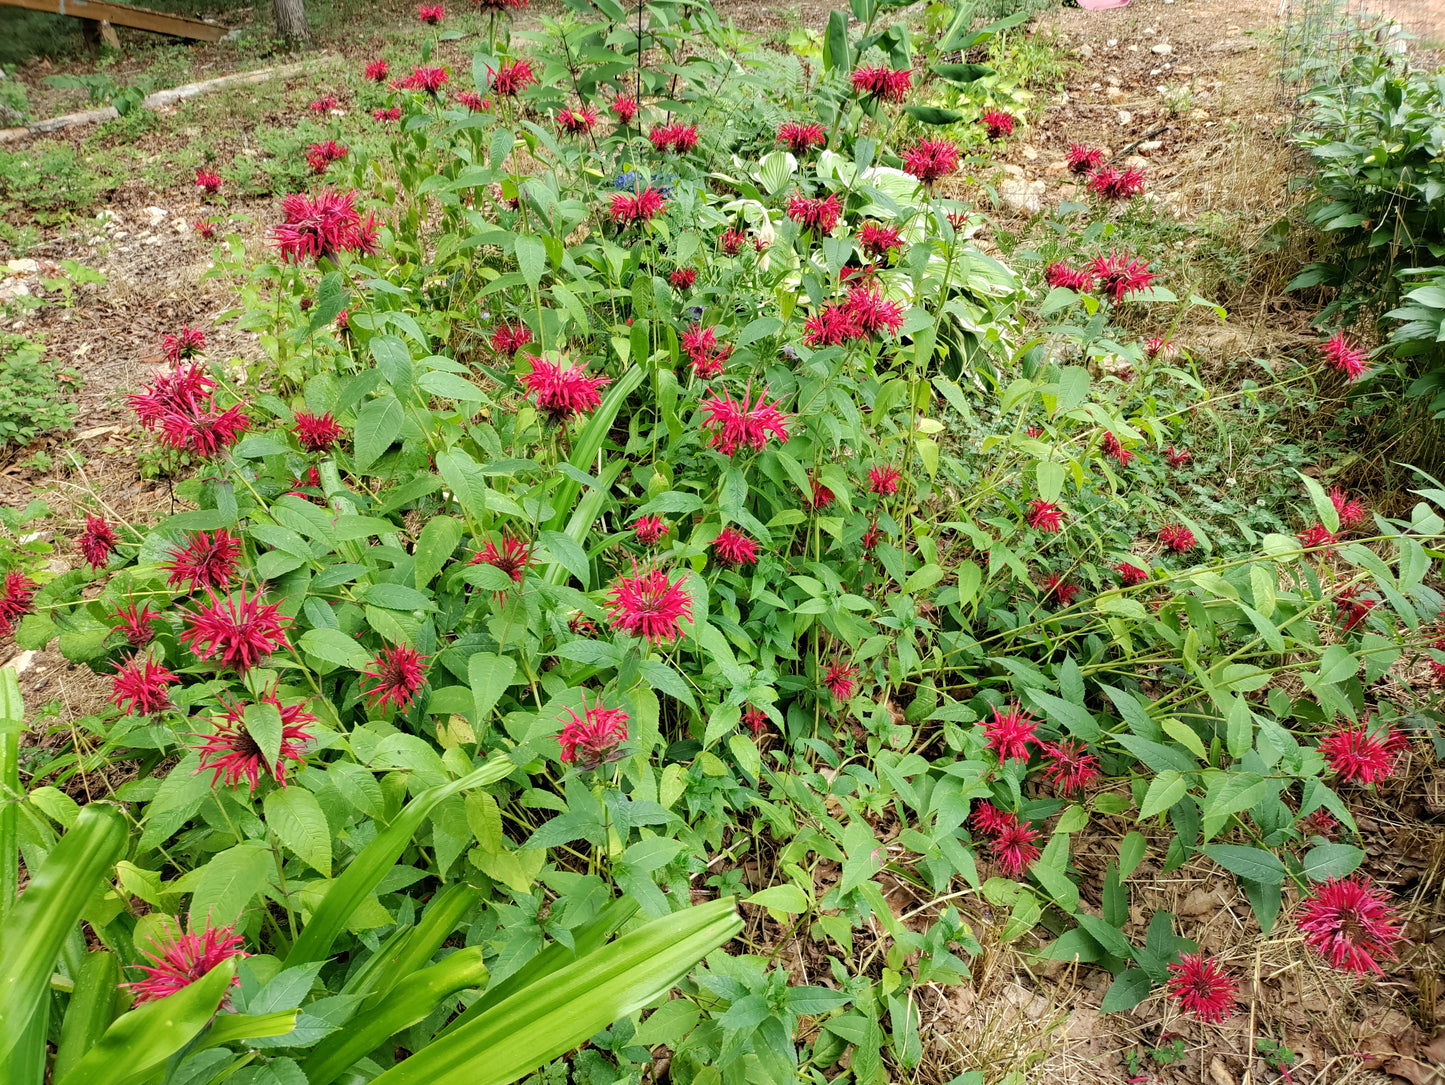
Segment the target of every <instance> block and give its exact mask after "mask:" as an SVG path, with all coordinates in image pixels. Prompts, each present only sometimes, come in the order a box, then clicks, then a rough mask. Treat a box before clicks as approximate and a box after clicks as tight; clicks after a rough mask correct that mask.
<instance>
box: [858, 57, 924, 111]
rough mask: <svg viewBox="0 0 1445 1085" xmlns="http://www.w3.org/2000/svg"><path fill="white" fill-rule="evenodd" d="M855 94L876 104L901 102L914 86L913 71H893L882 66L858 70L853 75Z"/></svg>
mask: <svg viewBox="0 0 1445 1085" xmlns="http://www.w3.org/2000/svg"><path fill="white" fill-rule="evenodd" d="M852 81H853V93H854V94H858V95H863V96H865V97H868V98H872V99H873V100H874V101H875V102H883V101H886V102H901V101H903V99H904V98H906V97H907V96H908V91H909V90H910V89H911V88H912V86H913V69H912V68H902V69H896V70H895V69H891V68H884V67H882V66H881V65H877V66H873V67H868V68H858V69H857V70H855V71H854V72H853V74H852Z"/></svg>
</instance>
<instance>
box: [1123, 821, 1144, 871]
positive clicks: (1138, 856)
mask: <svg viewBox="0 0 1445 1085" xmlns="http://www.w3.org/2000/svg"><path fill="white" fill-rule="evenodd" d="M1148 846H1149V842H1148V841H1147V840H1146V839H1145V838H1144V834H1143V833H1139V832H1130V833H1128V834H1127V835H1125V837H1124V839H1123V841H1122V842H1121V843H1120V844H1119V877H1121V878H1127V877H1128V876H1129V875H1130V874H1133V873H1134V871H1135V870H1136V869H1138V866H1139V864H1140V863H1141V862H1143V860H1144V852H1145V850H1146V849H1147V848H1148Z"/></svg>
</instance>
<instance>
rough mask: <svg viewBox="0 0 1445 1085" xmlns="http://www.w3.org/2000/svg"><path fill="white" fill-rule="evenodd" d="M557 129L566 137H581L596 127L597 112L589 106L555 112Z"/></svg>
mask: <svg viewBox="0 0 1445 1085" xmlns="http://www.w3.org/2000/svg"><path fill="white" fill-rule="evenodd" d="M557 127H558V128H560V129H561V130H562V131H564V132H566V133H567V134H568V135H572V136H581V135H585V134H586V133H588V132H590V131H592V129H593V128H595V127H597V110H595V109H593V108H592V107H591V106H590V105H584V106H581V107H579V108H577V109H562V110H559V111H558V112H557Z"/></svg>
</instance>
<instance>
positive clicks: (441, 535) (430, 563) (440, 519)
mask: <svg viewBox="0 0 1445 1085" xmlns="http://www.w3.org/2000/svg"><path fill="white" fill-rule="evenodd" d="M461 541H462V524H461V521H460V520H458V519H457V518H456V517H454V516H433V517H432V518H431V519H430V520H428V521H427V522H426V526H425V527H423V528H422V529H421V534H420V535H419V536H417V540H416V555H415V557H416V564H415V567H414V569H413V583H414V584H415V585H416V586H417V588H425V587H426V586H427V585H428V584H430V583H431V579H432V577H434V576H436V575H437V573H439V572H441V571H442V569H444V568H445V567H446V564H447V562H448V561H449V560H450V559H451V556H452V552H453V551H455V550H456V548H457V543H459V542H461Z"/></svg>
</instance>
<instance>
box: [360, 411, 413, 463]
mask: <svg viewBox="0 0 1445 1085" xmlns="http://www.w3.org/2000/svg"><path fill="white" fill-rule="evenodd" d="M401 423H402V410H401V404H400V403H398V402H397V401H396V400H395V399H393V398H392V397H391V396H384V397H382V398H381V399H373V400H371V401H370V402H368V403H367V404H366V405H365V406H364V407H362V408H361V410H360V411H358V412H357V415H356V443H355V447H354V450H353V452H352V460H353V464H354V466H355V467H356V469H357V470H358V471H364V470H366V469H367V468H368V467H370V466H371V465H372V464H373V463H375V462H376V460H377V458H378V457H379V456H380V455H381V454H382V453H383V452H385V451H386V450H387V449H388V448H389V447H391V443H392V442H393V441H395V440H396V439H397V437H398V436H399V435H400V434H401Z"/></svg>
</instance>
